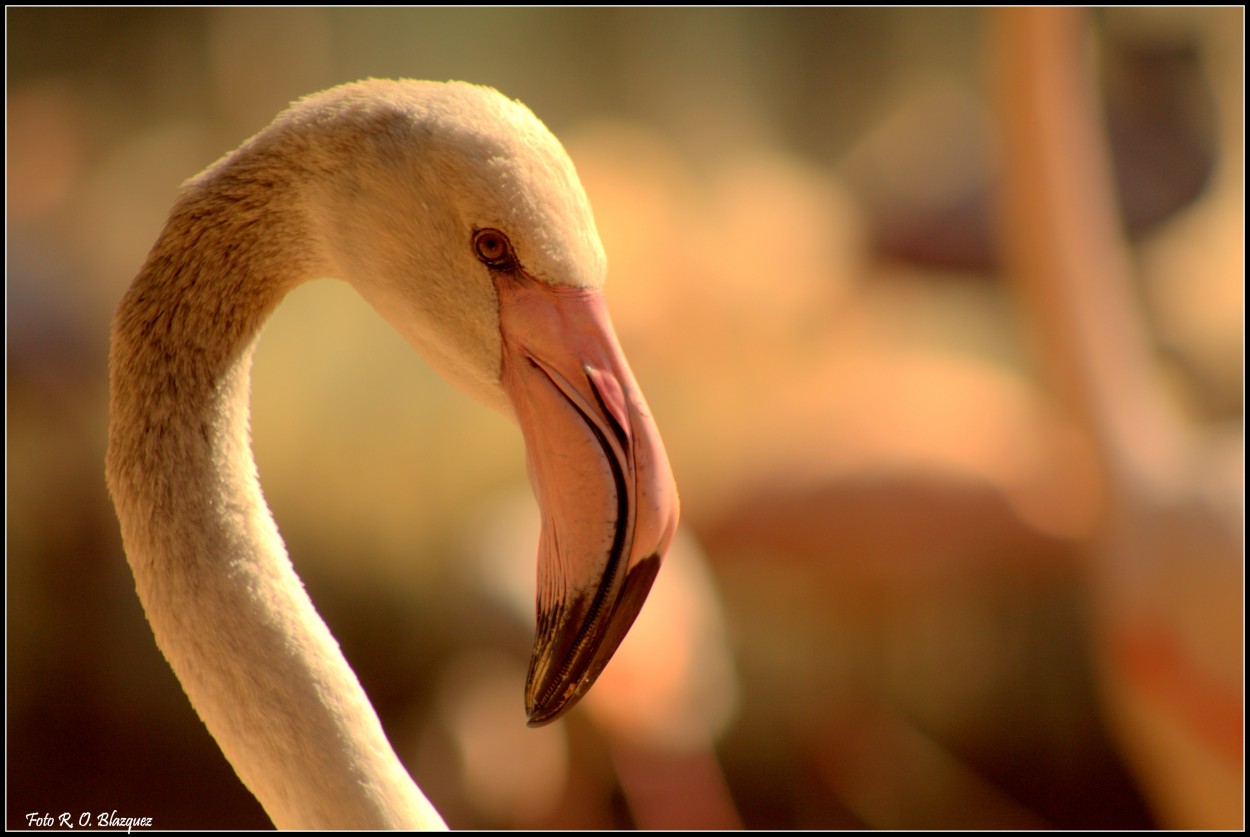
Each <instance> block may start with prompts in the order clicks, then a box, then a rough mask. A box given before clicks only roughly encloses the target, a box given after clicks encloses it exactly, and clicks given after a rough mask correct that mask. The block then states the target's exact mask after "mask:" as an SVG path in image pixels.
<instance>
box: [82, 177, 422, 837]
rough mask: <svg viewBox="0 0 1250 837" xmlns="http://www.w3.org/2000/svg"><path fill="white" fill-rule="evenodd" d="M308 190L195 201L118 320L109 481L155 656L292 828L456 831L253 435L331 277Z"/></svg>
mask: <svg viewBox="0 0 1250 837" xmlns="http://www.w3.org/2000/svg"><path fill="white" fill-rule="evenodd" d="M292 191H293V190H289V189H287V190H284V189H283V188H282V186H281V184H279V183H274V182H265V183H262V184H257V183H255V182H253V183H251V184H250V186H249V184H247V183H244V182H242V181H241V180H240V178H239V177H238V176H236V175H223V176H218V177H214V178H213V179H212V180H211V181H200V182H198V183H196V184H194V185H193V187H192V189H191V191H189V192H188V193H187V195H185V196H184V197H183V199H182V200H180V202H179V204H178V206H177V207H176V208H175V210H174V212H173V214H172V215H171V217H170V220H169V222H168V223H167V225H166V227H165V230H164V231H163V232H162V234H161V238H160V239H159V240H158V242H157V244H156V246H155V247H154V248H153V250H152V253H151V255H150V256H149V257H148V261H147V263H146V264H145V266H144V268H143V270H142V272H141V273H140V275H139V276H138V278H137V279H136V280H135V282H134V284H133V285H132V287H131V289H130V291H129V292H128V293H127V294H126V296H125V298H124V299H123V301H122V303H121V306H120V307H119V309H118V311H117V313H116V316H115V318H114V321H113V336H112V348H111V354H110V387H111V392H110V399H111V401H110V425H109V450H108V458H107V476H108V483H109V490H110V492H111V493H112V495H113V501H114V504H115V505H116V508H117V512H118V517H119V518H120V521H121V528H122V536H123V540H124V542H125V547H126V553H127V556H128V559H129V561H130V564H131V568H132V570H133V572H134V576H135V582H136V587H137V589H138V593H139V597H140V599H141V601H142V603H143V607H144V609H145V611H146V612H147V617H148V620H149V622H150V623H151V625H152V630H153V633H154V634H155V636H156V641H157V644H158V645H159V646H160V648H161V650H162V652H163V653H164V654H165V657H166V658H167V659H168V660H169V663H170V665H171V666H172V667H173V669H174V672H175V673H176V674H177V676H178V679H179V680H180V681H181V682H182V685H183V688H184V689H185V690H186V692H187V695H188V696H189V697H190V699H191V702H192V704H193V705H194V706H195V709H196V711H197V712H198V713H199V715H200V717H201V719H202V720H203V721H204V723H205V725H207V727H208V728H209V730H210V731H211V732H212V734H213V736H214V737H215V738H216V740H217V742H218V744H219V745H220V746H221V749H222V751H223V752H224V753H225V755H226V757H227V758H228V759H229V760H230V762H231V764H232V765H233V766H234V768H235V770H236V772H237V773H238V775H239V777H240V778H241V779H242V780H243V782H244V783H245V784H246V785H247V786H248V788H249V789H250V790H251V791H252V793H253V794H255V795H256V797H257V798H258V799H259V800H260V802H261V804H262V805H263V806H264V807H265V810H266V811H267V812H268V814H269V816H270V817H271V818H272V819H273V821H274V823H275V824H276V825H278V826H279V827H283V828H336V829H340V828H395V827H402V828H435V827H439V828H441V827H445V826H444V824H443V821H442V819H441V818H440V817H439V815H438V813H437V812H436V811H435V810H434V808H433V807H432V806H431V805H430V803H429V802H428V801H427V800H426V799H425V797H424V796H423V795H422V793H421V791H420V789H419V788H417V786H416V785H415V784H414V783H413V781H412V780H411V778H410V777H409V776H408V773H407V771H406V770H405V769H404V767H403V765H402V764H401V763H400V761H399V759H398V758H397V757H396V755H395V752H394V750H393V749H392V748H391V745H390V744H389V742H388V741H387V739H386V736H385V734H384V733H383V731H382V727H381V724H380V723H379V721H378V719H377V716H376V714H375V713H374V711H373V708H372V707H371V706H370V704H369V701H368V698H367V697H366V696H365V694H364V691H363V690H362V689H361V687H360V684H359V682H358V681H357V679H356V676H355V674H354V673H353V672H352V670H351V668H350V667H349V666H348V664H347V662H346V660H344V658H343V655H342V653H341V652H340V651H339V648H338V644H337V643H336V642H335V640H334V638H333V637H332V636H331V634H330V632H329V630H328V629H327V628H326V626H325V623H324V622H323V621H322V620H321V618H320V617H319V616H318V615H317V613H316V611H315V609H314V607H313V604H312V602H311V601H310V600H309V598H308V596H307V594H306V593H305V592H304V588H303V585H302V584H301V583H300V580H299V578H298V577H297V576H296V574H295V572H294V570H293V568H292V567H291V563H290V560H289V558H288V557H287V554H286V550H285V548H284V546H283V544H282V540H281V537H280V536H279V534H278V530H277V527H276V526H275V525H274V522H273V519H272V516H271V515H270V512H269V509H268V507H267V506H266V504H265V501H264V497H263V496H262V494H261V489H260V484H259V481H258V479H257V473H256V464H255V461H254V459H253V456H252V452H251V443H250V433H249V410H248V397H249V376H250V369H251V356H252V349H253V347H254V345H255V342H256V339H257V336H258V334H259V331H260V328H261V325H262V324H263V322H264V320H265V319H266V317H267V316H268V315H269V313H270V312H271V311H272V310H273V308H274V307H276V305H277V304H278V303H279V301H280V300H281V298H282V297H283V296H284V295H285V293H286V292H287V291H288V290H289V289H290V288H291V287H293V286H295V285H296V284H298V283H299V282H301V281H303V280H304V279H305V278H309V277H311V276H314V275H318V272H319V271H320V270H321V269H322V267H323V265H321V264H319V263H317V258H318V257H317V255H316V250H315V248H314V247H312V246H304V245H306V244H310V242H308V241H307V238H308V236H307V234H306V233H307V229H306V227H307V225H306V224H305V223H304V221H303V216H302V213H301V211H300V209H299V207H298V205H297V203H296V201H295V198H294V195H293V194H292Z"/></svg>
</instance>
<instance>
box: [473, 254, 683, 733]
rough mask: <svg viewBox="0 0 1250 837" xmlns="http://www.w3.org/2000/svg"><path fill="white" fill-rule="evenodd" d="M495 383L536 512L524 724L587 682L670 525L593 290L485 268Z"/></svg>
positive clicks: (662, 488) (661, 481)
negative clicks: (498, 338)
mask: <svg viewBox="0 0 1250 837" xmlns="http://www.w3.org/2000/svg"><path fill="white" fill-rule="evenodd" d="M495 287H496V289H497V290H498V293H499V321H500V331H501V332H502V335H503V373H502V381H503V387H504V390H505V392H507V394H508V398H509V400H510V401H511V402H512V407H513V409H514V410H515V411H516V415H517V420H518V421H519V422H520V424H521V433H522V435H523V436H524V437H525V450H526V464H527V466H528V469H529V475H530V483H531V485H532V486H533V488H534V493H535V495H536V496H537V498H538V505H539V508H540V510H541V512H542V534H541V535H540V536H539V543H538V629H537V633H536V635H535V638H534V652H533V657H532V658H531V660H530V669H529V677H528V681H527V683H526V686H525V710H526V714H527V715H528V716H529V724H530V726H539V725H541V724H545V723H547V722H549V721H553V720H555V719H556V718H558V717H559V716H560V715H562V714H564V712H566V711H567V710H568V709H570V708H571V707H572V706H573V705H574V704H575V703H577V701H578V700H579V699H581V697H582V696H583V695H584V694H586V692H587V691H589V689H590V687H591V685H592V684H593V683H594V682H595V679H596V678H597V677H598V676H599V673H600V672H602V671H603V668H604V666H606V665H607V664H608V660H610V659H611V658H612V654H613V653H614V652H615V651H616V648H617V646H618V645H620V643H621V640H622V639H624V638H625V634H626V633H627V632H628V631H629V628H630V626H631V625H633V623H634V617H636V616H637V615H638V611H639V610H640V609H641V608H642V603H643V601H645V600H646V597H647V593H648V592H649V591H650V589H651V582H652V581H654V580H655V575H656V572H658V571H659V569H660V562H661V560H663V557H664V553H665V552H666V551H667V550H668V546H669V543H670V542H671V541H672V539H673V533H674V531H675V530H676V529H677V515H678V501H677V488H676V486H675V485H674V483H673V473H672V470H671V469H670V468H669V464H668V455H667V454H666V453H665V452H664V443H663V442H661V441H660V434H659V431H658V430H656V427H655V422H654V421H653V420H652V418H651V413H650V411H649V410H648V409H647V404H646V401H644V400H643V397H642V392H640V391H639V389H638V384H637V383H636V382H635V381H634V376H633V373H631V372H630V369H629V364H628V363H627V362H626V361H625V355H624V354H623V353H622V352H621V347H620V345H619V344H618V343H617V340H616V334H615V332H614V331H613V330H612V323H611V321H610V320H609V318H608V311H607V307H606V305H605V304H604V300H603V295H602V294H601V293H600V292H599V291H597V290H590V289H584V288H570V287H563V286H554V285H548V284H546V283H543V282H538V281H535V280H533V279H531V278H529V277H528V276H526V275H525V274H524V273H522V272H520V271H511V272H507V273H503V272H500V273H496V274H495Z"/></svg>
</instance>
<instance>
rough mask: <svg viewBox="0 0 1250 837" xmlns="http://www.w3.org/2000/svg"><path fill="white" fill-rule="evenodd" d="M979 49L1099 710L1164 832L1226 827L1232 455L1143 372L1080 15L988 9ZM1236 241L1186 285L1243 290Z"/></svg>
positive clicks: (1237, 555)
mask: <svg viewBox="0 0 1250 837" xmlns="http://www.w3.org/2000/svg"><path fill="white" fill-rule="evenodd" d="M991 32H992V33H993V37H992V44H993V46H994V59H995V60H994V63H993V67H994V68H995V70H996V72H995V82H996V85H997V87H996V91H997V99H996V101H997V111H998V116H999V119H1000V126H1001V132H1002V139H1003V142H1002V151H1003V189H1004V192H1003V197H1004V203H1003V214H1002V221H1003V227H1002V233H1003V242H1004V252H1005V254H1006V256H1007V260H1008V266H1009V273H1010V276H1011V278H1012V279H1013V280H1015V282H1016V286H1015V287H1016V290H1017V293H1018V295H1019V299H1020V307H1021V310H1022V312H1023V314H1024V317H1025V319H1026V320H1027V321H1028V324H1029V326H1031V330H1032V334H1033V337H1034V338H1035V340H1036V345H1037V348H1038V358H1039V362H1040V364H1041V367H1042V370H1043V372H1044V374H1045V376H1046V378H1047V382H1048V383H1049V385H1050V387H1051V390H1052V392H1053V395H1054V397H1055V399H1056V400H1057V401H1058V402H1059V403H1060V404H1061V405H1062V407H1063V408H1064V409H1065V410H1066V412H1067V414H1068V415H1070V416H1071V417H1072V419H1073V420H1074V421H1075V423H1076V425H1077V426H1078V427H1079V428H1080V430H1081V432H1082V435H1083V436H1084V438H1085V439H1086V440H1087V441H1088V443H1089V446H1090V450H1091V452H1092V455H1091V456H1089V457H1087V458H1086V459H1085V461H1084V463H1083V469H1082V472H1081V473H1069V474H1067V475H1064V476H1065V477H1066V482H1068V483H1071V482H1073V481H1077V480H1079V481H1081V482H1083V483H1086V484H1092V485H1094V486H1096V500H1097V502H1096V503H1095V505H1094V508H1095V509H1096V510H1097V516H1096V519H1095V525H1094V527H1093V528H1092V529H1091V531H1090V533H1089V536H1088V538H1087V543H1088V546H1089V548H1090V550H1091V556H1090V560H1091V565H1090V568H1089V581H1090V592H1091V595H1092V597H1093V607H1094V615H1095V620H1096V621H1095V625H1094V631H1095V633H1094V637H1093V639H1094V643H1095V647H1096V652H1097V655H1098V660H1099V664H1100V665H1099V675H1100V680H1101V684H1102V687H1103V690H1104V693H1105V697H1106V706H1107V709H1106V711H1107V714H1108V717H1109V719H1110V722H1111V725H1112V727H1113V728H1114V729H1115V730H1116V731H1117V733H1118V734H1119V737H1120V741H1121V745H1122V747H1123V749H1124V751H1125V753H1126V754H1127V755H1128V757H1129V759H1130V761H1131V762H1132V764H1133V765H1134V766H1135V768H1136V770H1137V771H1138V774H1139V775H1140V777H1141V780H1142V782H1143V785H1144V787H1145V788H1146V789H1147V792H1148V793H1149V795H1150V798H1151V799H1152V801H1153V802H1154V804H1155V806H1156V808H1157V811H1158V813H1159V815H1160V817H1161V818H1162V819H1163V821H1164V822H1165V823H1167V824H1168V825H1170V826H1173V827H1179V828H1200V829H1208V828H1220V829H1224V828H1231V829H1236V828H1241V827H1242V826H1243V825H1244V807H1243V805H1244V790H1245V783H1244V761H1243V753H1244V750H1243V746H1244V716H1243V699H1244V696H1243V694H1242V686H1241V684H1242V682H1243V677H1244V648H1243V636H1244V583H1245V564H1244V559H1243V551H1242V549H1243V537H1244V533H1243V531H1242V524H1241V520H1242V514H1243V505H1244V498H1243V489H1242V485H1243V479H1244V476H1243V471H1242V463H1243V461H1244V459H1243V455H1242V446H1243V442H1242V440H1241V439H1240V437H1238V438H1237V439H1235V440H1231V439H1230V440H1227V441H1223V440H1220V439H1218V438H1215V437H1212V436H1211V435H1210V434H1207V435H1202V434H1201V433H1200V432H1198V431H1195V430H1193V429H1192V428H1189V427H1187V426H1186V425H1185V424H1184V423H1183V422H1182V420H1181V419H1180V418H1179V416H1178V415H1177V414H1176V412H1175V410H1174V408H1173V407H1172V406H1171V405H1170V404H1169V403H1168V402H1167V400H1166V398H1165V396H1164V395H1163V393H1162V392H1161V389H1160V385H1159V382H1158V373H1157V372H1156V371H1155V370H1154V369H1153V368H1152V361H1151V358H1150V353H1149V351H1148V349H1147V341H1146V337H1145V334H1144V329H1143V325H1142V318H1141V317H1140V315H1139V314H1138V313H1137V309H1138V303H1137V301H1136V300H1135V299H1134V294H1133V290H1132V281H1133V279H1132V267H1131V266H1130V264H1131V263H1130V260H1129V258H1128V255H1127V253H1126V250H1125V245H1124V240H1123V231H1122V222H1121V217H1120V212H1119V209H1118V207H1117V205H1116V202H1115V197H1114V193H1113V188H1112V174H1111V166H1110V164H1109V161H1108V158H1107V152H1106V140H1105V136H1104V132H1103V129H1102V127H1101V125H1100V121H1099V116H1098V113H1099V112H1098V108H1097V102H1096V100H1095V98H1094V96H1093V90H1094V86H1093V84H1092V75H1091V72H1090V67H1089V58H1088V53H1087V52H1086V37H1087V34H1088V30H1087V27H1086V16H1085V13H1084V12H1082V11H1081V10H1074V9H1035V10H1028V9H1012V10H1007V11H1002V12H999V13H996V14H995V16H994V20H993V27H992V29H991ZM1226 117H1231V114H1226ZM1225 151H1226V153H1225V155H1224V156H1225V157H1226V158H1236V157H1238V156H1240V152H1239V150H1238V149H1235V148H1227V149H1225ZM1226 165H1228V164H1226ZM1233 168H1234V170H1235V168H1236V166H1235V165H1233ZM1227 209H1231V210H1233V211H1234V212H1238V211H1240V210H1239V209H1238V208H1237V207H1235V206H1229V207H1227ZM1234 217H1235V216H1234ZM1234 227H1235V228H1236V229H1239V230H1243V232H1242V233H1240V235H1241V236H1242V238H1241V244H1240V247H1238V246H1237V245H1236V244H1235V243H1233V247H1232V248H1231V249H1227V250H1222V251H1216V252H1215V253H1207V254H1203V255H1201V256H1198V257H1196V258H1194V259H1193V261H1192V262H1191V264H1190V265H1189V266H1187V267H1186V266H1182V269H1187V270H1192V271H1194V272H1195V273H1197V272H1200V271H1201V270H1203V267H1202V263H1203V260H1204V259H1206V258H1210V257H1211V256H1212V255H1214V256H1216V257H1218V256H1220V255H1224V256H1227V257H1230V258H1231V260H1232V261H1230V262H1223V263H1221V262H1217V263H1216V270H1219V271H1225V272H1227V275H1228V276H1241V275H1243V274H1244V228H1243V226H1242V223H1241V222H1240V221H1237V222H1235V225H1234ZM1194 279H1195V281H1196V282H1197V281H1202V278H1201V276H1200V275H1199V276H1195V277H1194ZM1237 281H1239V280H1237ZM1201 287H1202V285H1197V286H1196V288H1195V289H1194V291H1193V292H1194V293H1198V292H1199V290H1200V289H1201ZM1237 310H1241V306H1237Z"/></svg>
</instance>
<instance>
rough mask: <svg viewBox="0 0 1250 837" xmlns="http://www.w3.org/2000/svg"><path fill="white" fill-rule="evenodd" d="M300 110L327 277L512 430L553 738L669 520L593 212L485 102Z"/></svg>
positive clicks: (601, 662) (530, 691)
mask: <svg viewBox="0 0 1250 837" xmlns="http://www.w3.org/2000/svg"><path fill="white" fill-rule="evenodd" d="M306 101H307V100H306ZM312 104H313V105H315V107H307V106H305V107H301V106H300V105H298V104H297V105H296V106H295V107H294V108H292V110H291V111H288V113H287V114H286V115H285V116H284V118H285V119H286V120H287V122H288V123H290V124H291V126H292V128H298V127H300V126H299V125H298V124H297V123H310V122H315V123H316V124H315V125H314V126H313V127H314V128H315V130H312V131H307V130H302V131H292V132H291V133H299V134H300V135H302V136H312V137H314V139H312V140H309V141H308V144H307V145H306V146H305V147H304V148H303V149H302V152H301V153H302V161H303V162H302V165H305V166H309V165H311V166H320V167H321V168H322V169H323V171H321V172H320V174H321V176H320V177H318V178H315V182H316V183H317V184H318V185H317V186H315V187H310V188H315V189H317V190H318V193H317V194H316V195H314V196H312V198H313V199H312V200H309V201H307V205H308V206H310V207H313V208H312V209H310V210H309V212H310V213H311V215H312V217H311V222H312V224H313V229H314V231H315V236H314V238H315V239H316V240H317V241H318V242H321V243H320V244H318V246H320V247H322V248H323V252H322V253H321V255H322V257H323V258H324V260H325V263H326V270H327V271H331V272H333V273H334V274H335V275H339V276H343V277H345V278H347V279H348V280H349V281H351V282H352V284H354V285H355V286H356V287H357V289H358V290H359V291H360V293H361V294H362V295H363V296H364V297H365V298H366V299H367V300H369V301H370V303H371V304H372V305H373V306H374V307H375V308H376V309H377V310H378V311H379V312H380V313H381V314H382V315H383V316H384V317H385V318H386V319H387V320H388V321H390V322H391V323H392V325H394V326H395V327H396V328H397V329H398V330H399V331H400V332H401V333H402V334H403V335H404V336H405V337H406V338H407V339H408V340H409V341H410V342H411V343H412V344H413V345H414V346H415V347H416V348H417V349H418V350H419V351H420V352H421V353H422V354H423V355H424V356H425V357H426V358H427V360H428V361H429V362H430V363H431V365H432V366H434V368H435V369H437V370H438V371H439V372H441V373H442V374H443V375H444V376H445V377H447V378H448V379H449V380H450V381H451V382H452V383H453V384H455V385H456V386H458V387H459V388H460V389H462V390H464V391H465V392H467V393H468V394H470V395H471V396H473V397H475V398H476V399H478V400H480V401H482V402H483V403H485V404H487V405H489V406H492V407H494V408H496V409H499V410H501V411H503V412H504V413H506V414H508V415H511V416H513V417H515V419H516V420H517V421H518V422H519V424H520V426H521V432H522V435H523V437H524V439H525V444H526V462H527V467H528V471H529V476H530V482H531V485H532V486H533V489H534V493H535V495H536V497H537V499H538V503H539V506H540V508H541V512H542V521H543V523H542V532H541V535H540V540H539V544H538V587H537V591H538V592H537V633H536V638H535V642H534V650H533V656H532V658H531V663H530V670H529V677H528V682H527V685H526V690H525V703H526V711H527V713H528V716H529V721H530V724H531V726H535V725H539V724H543V723H546V722H548V721H551V720H554V719H555V718H557V717H559V716H560V715H561V714H563V713H564V712H565V711H567V710H568V709H569V708H570V707H572V706H573V705H574V704H575V703H576V702H577V701H578V699H580V698H581V696H582V695H584V694H585V693H586V692H587V690H589V688H590V686H591V685H592V684H593V683H594V681H595V679H596V678H597V677H598V675H599V673H600V672H601V671H602V670H603V668H604V666H606V665H607V663H608V661H609V659H610V658H611V657H612V654H613V652H614V651H615V650H616V648H617V646H618V645H619V643H620V642H621V640H622V639H623V638H624V636H625V634H626V632H627V631H628V630H629V628H630V626H631V625H632V623H633V621H634V618H635V616H637V614H638V611H639V609H640V608H641V607H642V605H643V602H644V600H645V599H646V596H647V593H648V591H649V590H650V588H651V583H652V581H653V579H654V578H655V575H656V572H657V571H658V569H659V566H660V563H661V561H662V560H663V556H664V554H665V552H666V550H667V549H668V546H669V543H670V542H671V540H672V537H673V534H674V531H675V529H676V526H677V517H678V500H677V492H676V487H675V485H674V483H673V476H672V471H671V470H670V467H669V463H668V457H667V454H666V453H665V450H664V445H663V443H662V442H661V440H660V436H659V432H658V431H657V429H656V426H655V422H654V421H653V419H652V417H651V413H650V410H649V409H648V407H647V404H646V401H645V400H644V399H643V395H642V392H641V390H640V389H639V388H638V384H637V382H636V381H635V380H634V377H633V374H632V372H631V371H630V368H629V365H628V363H627V362H626V360H625V356H624V354H623V352H622V351H621V348H620V345H619V344H618V342H617V338H616V335H615V333H614V331H613V328H612V324H611V321H610V319H609V317H608V312H607V308H606V306H605V303H604V299H603V295H602V291H601V288H602V285H603V281H604V277H605V274H606V260H605V258H604V254H603V248H602V245H601V244H600V241H599V236H598V233H597V231H596V229H595V224H594V219H593V217H592V214H591V210H590V204H589V201H588V200H587V198H586V194H585V192H584V190H583V189H582V186H581V183H580V181H579V180H578V177H577V174H576V172H575V171H574V168H573V164H572V162H571V161H570V160H569V158H568V155H567V154H566V153H565V151H564V149H563V148H562V147H561V145H560V144H559V142H558V141H557V140H556V139H555V137H554V136H552V134H551V133H550V132H549V131H548V130H547V129H546V127H545V126H544V125H543V124H542V123H541V122H540V121H539V120H538V119H537V118H536V117H535V116H534V115H533V114H532V113H531V112H530V111H529V110H528V109H527V108H526V107H525V106H524V105H521V104H519V103H517V102H514V101H512V100H509V99H507V98H506V97H504V96H502V95H501V94H499V93H498V92H496V91H494V90H491V89H489V88H484V87H477V86H473V85H468V84H462V83H449V84H436V83H431V82H412V81H405V82H379V81H370V82H362V83H360V84H357V85H347V86H344V87H339V88H335V89H333V90H331V91H328V92H327V93H324V94H318V97H317V100H316V101H315V102H313V103H312ZM362 126H364V130H362ZM259 139H260V138H259V137H258V138H257V140H254V141H258V140H259ZM282 147H283V148H286V147H289V144H286V145H283V146H282ZM343 161H350V162H349V164H347V165H344V164H343ZM310 180H313V179H310Z"/></svg>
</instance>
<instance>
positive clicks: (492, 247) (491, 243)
mask: <svg viewBox="0 0 1250 837" xmlns="http://www.w3.org/2000/svg"><path fill="white" fill-rule="evenodd" d="M473 252H474V253H475V254H476V255H477V257H478V259H479V260H480V261H481V262H482V263H483V264H485V265H486V266H488V267H494V268H503V269H508V268H511V267H512V266H513V257H512V242H510V241H508V237H507V236H506V235H504V234H503V233H501V232H500V231H499V230H492V229H485V230H478V231H477V232H475V233H474V234H473Z"/></svg>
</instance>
